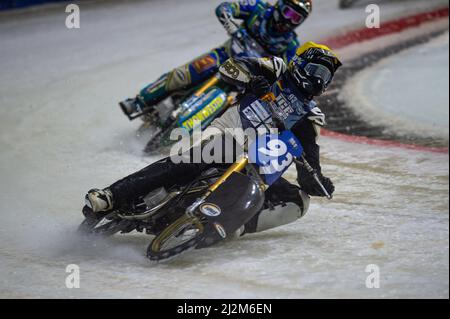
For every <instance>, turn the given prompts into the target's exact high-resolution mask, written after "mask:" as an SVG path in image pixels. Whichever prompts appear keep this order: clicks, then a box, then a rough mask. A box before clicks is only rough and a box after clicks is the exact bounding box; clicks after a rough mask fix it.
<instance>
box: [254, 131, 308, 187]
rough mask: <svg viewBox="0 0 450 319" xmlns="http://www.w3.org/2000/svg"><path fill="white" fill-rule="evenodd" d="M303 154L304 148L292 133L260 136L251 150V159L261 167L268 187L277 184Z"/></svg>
mask: <svg viewBox="0 0 450 319" xmlns="http://www.w3.org/2000/svg"><path fill="white" fill-rule="evenodd" d="M302 154H303V147H302V145H301V143H300V141H299V140H298V139H297V138H296V137H295V135H294V134H293V133H292V132H291V131H284V132H283V133H281V134H267V135H260V136H259V137H258V138H257V139H256V141H255V142H254V143H253V144H252V145H251V146H250V149H249V159H250V161H251V162H252V163H254V164H256V165H257V166H258V167H259V169H260V174H261V176H262V177H263V178H264V181H265V183H266V184H267V185H272V184H273V183H275V182H276V181H277V180H278V179H279V178H280V177H281V176H282V175H283V174H284V173H285V172H286V171H287V169H288V168H289V166H291V164H292V162H293V161H294V158H295V157H300V156H301V155H302Z"/></svg>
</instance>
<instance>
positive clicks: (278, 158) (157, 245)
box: [79, 93, 332, 262]
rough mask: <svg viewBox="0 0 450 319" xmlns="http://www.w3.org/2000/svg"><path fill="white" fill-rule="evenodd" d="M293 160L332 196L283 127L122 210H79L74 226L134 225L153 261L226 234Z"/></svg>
mask: <svg viewBox="0 0 450 319" xmlns="http://www.w3.org/2000/svg"><path fill="white" fill-rule="evenodd" d="M274 98H275V97H274V95H273V94H272V93H269V94H268V95H267V96H266V97H265V98H261V99H257V98H255V99H254V100H253V101H251V100H250V101H249V102H248V101H247V102H245V103H249V104H248V105H252V103H254V102H255V101H257V102H259V103H256V105H259V106H261V103H274ZM241 104H242V101H241ZM244 106H245V105H244ZM294 162H296V163H298V164H301V165H303V166H304V167H305V168H306V169H307V171H308V172H310V174H312V176H313V177H314V179H315V181H316V182H317V183H318V185H319V186H320V187H321V189H322V191H323V192H324V194H325V195H326V196H327V197H328V198H329V199H331V198H332V197H331V196H330V195H329V194H328V192H327V190H326V189H325V187H324V186H323V185H322V183H321V182H320V180H319V178H318V176H317V173H316V172H315V171H314V169H313V168H312V167H311V166H310V165H309V163H308V162H307V161H306V159H305V158H304V156H303V148H302V145H301V143H300V142H299V140H298V139H297V138H296V137H295V135H294V134H293V133H292V132H291V131H289V130H285V131H283V132H281V134H278V133H277V134H273V133H270V132H268V133H265V134H262V135H259V136H258V137H257V138H256V139H255V141H253V142H252V143H251V144H250V146H249V147H248V149H247V150H245V152H243V153H242V155H241V156H240V157H238V159H237V160H236V161H235V162H234V164H232V165H231V166H229V167H227V168H225V167H219V166H218V167H217V168H212V169H208V170H206V171H205V172H203V173H202V174H200V176H198V177H197V178H196V179H194V180H193V181H191V182H190V183H188V184H187V185H183V186H175V187H172V188H170V189H165V188H159V189H157V190H154V191H152V192H151V193H149V194H148V195H146V196H145V197H143V198H140V199H139V200H137V202H136V203H133V204H132V205H131V206H130V208H129V209H128V210H126V211H124V210H117V211H114V212H109V213H105V214H104V215H98V214H95V215H93V214H92V213H89V211H88V210H85V211H84V215H85V220H84V221H83V222H82V224H81V225H80V227H79V231H80V232H82V233H84V234H91V235H103V236H110V235H113V234H115V233H118V232H121V233H130V232H132V231H135V230H136V231H139V232H145V233H146V234H149V235H154V236H155V237H154V238H153V240H152V241H151V242H150V245H149V246H148V249H147V257H148V258H149V259H150V260H151V261H155V262H160V261H166V260H169V259H172V258H174V257H176V256H178V255H180V254H181V253H184V252H187V251H189V250H191V249H199V248H204V247H209V246H212V245H214V244H215V243H217V242H219V241H222V240H224V239H226V238H228V237H230V236H232V235H233V234H234V233H235V232H236V231H237V230H238V229H240V228H241V227H242V226H243V225H245V224H246V223H247V222H249V221H250V219H251V218H252V217H254V216H255V215H256V214H257V213H258V212H259V211H260V210H261V209H262V208H263V205H264V203H265V190H266V189H267V188H268V187H269V186H270V185H272V184H273V183H275V182H276V181H277V180H278V179H279V178H280V177H281V176H282V175H283V173H285V172H286V170H287V169H288V168H289V167H290V166H291V164H292V163H294Z"/></svg>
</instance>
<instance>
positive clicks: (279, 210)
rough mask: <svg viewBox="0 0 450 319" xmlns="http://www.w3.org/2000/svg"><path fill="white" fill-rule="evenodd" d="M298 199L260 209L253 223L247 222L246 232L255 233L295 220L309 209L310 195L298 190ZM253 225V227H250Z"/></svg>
mask: <svg viewBox="0 0 450 319" xmlns="http://www.w3.org/2000/svg"><path fill="white" fill-rule="evenodd" d="M298 198H299V200H298V201H295V202H287V203H285V204H282V205H277V206H275V207H272V208H268V209H265V210H262V211H261V212H260V213H259V215H257V216H256V219H255V220H254V221H253V222H254V223H253V225H251V223H249V226H250V227H248V228H249V229H247V227H246V232H248V233H253V232H254V233H257V232H262V231H265V230H268V229H272V228H276V227H279V226H283V225H287V224H290V223H293V222H295V221H296V220H298V219H300V218H302V217H303V216H305V215H306V213H307V212H308V210H309V205H310V197H309V196H308V194H306V193H305V192H303V191H301V190H300V191H299V197H298ZM252 226H253V227H252Z"/></svg>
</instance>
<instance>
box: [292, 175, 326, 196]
mask: <svg viewBox="0 0 450 319" xmlns="http://www.w3.org/2000/svg"><path fill="white" fill-rule="evenodd" d="M301 175H302V176H301V177H300V178H299V180H298V183H299V185H300V187H301V188H302V190H303V191H304V192H305V193H307V194H308V195H310V196H317V197H325V196H326V195H325V194H324V192H323V190H322V188H321V187H320V185H319V184H318V183H317V182H316V180H315V179H314V177H313V176H312V175H311V174H309V173H305V174H301ZM319 180H320V181H321V182H322V184H323V187H325V189H326V190H327V192H328V194H329V195H333V193H334V191H335V188H334V184H333V182H332V181H331V179H329V178H328V177H325V176H321V175H319Z"/></svg>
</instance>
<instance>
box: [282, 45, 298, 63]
mask: <svg viewBox="0 0 450 319" xmlns="http://www.w3.org/2000/svg"><path fill="white" fill-rule="evenodd" d="M299 47H300V41H299V40H297V39H294V40H292V41H291V43H289V45H288V47H287V49H286V52H285V53H284V55H283V59H284V61H285V62H286V64H289V62H291V61H292V58H293V57H294V56H295V53H296V52H297V49H298V48H299Z"/></svg>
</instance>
